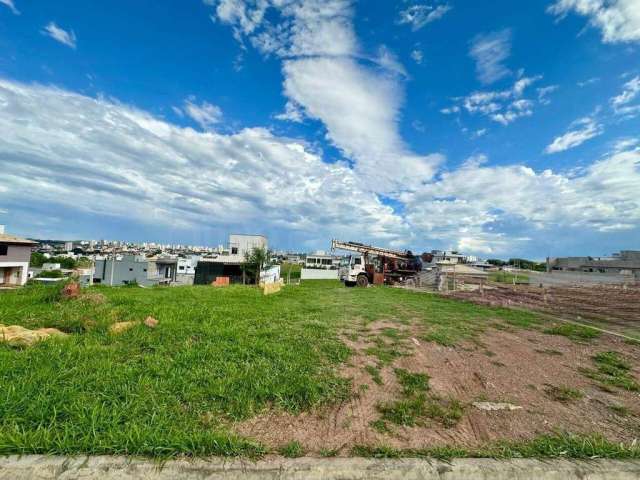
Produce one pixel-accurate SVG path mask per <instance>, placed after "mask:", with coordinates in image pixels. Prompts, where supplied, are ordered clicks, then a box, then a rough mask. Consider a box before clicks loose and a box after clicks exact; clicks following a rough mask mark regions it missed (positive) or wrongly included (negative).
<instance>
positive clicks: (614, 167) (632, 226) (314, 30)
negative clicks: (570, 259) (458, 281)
mask: <svg viewBox="0 0 640 480" xmlns="http://www.w3.org/2000/svg"><path fill="white" fill-rule="evenodd" d="M0 224H6V226H7V227H6V230H7V231H8V232H11V233H14V234H19V235H24V236H30V237H36V238H57V239H80V238H83V239H102V238H106V239H121V240H127V241H158V242H166V243H181V244H195V245H218V244H221V243H225V242H226V237H227V235H228V234H229V233H262V234H266V235H267V236H268V238H269V243H270V247H272V248H276V249H290V250H295V251H309V250H315V249H325V250H326V249H328V248H329V246H330V240H331V239H332V238H338V239H341V240H353V241H361V242H367V243H372V244H375V245H380V246H388V247H392V248H398V249H406V248H408V249H412V250H414V251H418V252H421V251H429V250H431V249H454V250H459V251H463V252H465V253H468V254H475V255H478V256H480V257H483V258H494V257H498V258H508V257H514V256H520V257H527V258H534V259H543V258H544V257H546V256H549V255H550V256H563V255H606V254H611V253H612V252H615V251H618V250H620V249H640V0H538V1H534V2H513V1H512V0H495V1H492V2H477V1H472V0H428V1H409V0H397V1H391V0H367V1H365V0H360V1H355V0H163V1H162V2H157V1H151V0H136V1H135V2H131V1H124V0H122V1H119V0H109V1H92V2H86V1H80V0H66V1H64V2H50V1H44V0H41V1H38V0H30V1H27V0H0Z"/></svg>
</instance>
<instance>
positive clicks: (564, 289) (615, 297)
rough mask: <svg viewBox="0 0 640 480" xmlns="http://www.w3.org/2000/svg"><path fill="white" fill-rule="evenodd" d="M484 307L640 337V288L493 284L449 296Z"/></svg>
mask: <svg viewBox="0 0 640 480" xmlns="http://www.w3.org/2000/svg"><path fill="white" fill-rule="evenodd" d="M448 295H449V296H452V297H454V298H459V299H464V300H469V301H472V302H474V303H478V304H482V305H492V306H503V307H522V308H527V309H531V310H537V311H540V312H546V313H550V314H553V315H558V316H563V317H566V318H570V319H572V320H583V319H586V320H595V321H598V322H600V323H604V324H606V325H607V327H610V328H611V329H612V330H614V331H616V330H617V331H621V332H624V331H628V330H631V331H634V332H638V335H640V285H580V286H577V285H576V286H561V287H560V286H559V287H544V288H541V287H539V286H533V285H505V284H498V283H495V284H492V285H491V288H485V289H484V290H483V291H481V290H479V289H475V290H473V291H456V292H452V293H450V294H448Z"/></svg>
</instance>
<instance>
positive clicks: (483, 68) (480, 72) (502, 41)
mask: <svg viewBox="0 0 640 480" xmlns="http://www.w3.org/2000/svg"><path fill="white" fill-rule="evenodd" d="M510 54H511V30H509V29H505V30H500V31H498V32H492V33H487V34H481V35H477V36H476V37H474V39H473V40H472V41H471V46H470V48H469V55H470V56H471V58H473V60H474V61H475V62H476V73H477V76H478V80H480V81H481V82H482V83H483V84H485V85H488V84H491V83H494V82H496V81H498V80H500V79H501V78H504V77H506V76H507V75H509V74H510V73H511V71H510V70H509V69H508V68H507V67H506V66H505V65H504V61H505V60H506V59H507V58H509V55H510Z"/></svg>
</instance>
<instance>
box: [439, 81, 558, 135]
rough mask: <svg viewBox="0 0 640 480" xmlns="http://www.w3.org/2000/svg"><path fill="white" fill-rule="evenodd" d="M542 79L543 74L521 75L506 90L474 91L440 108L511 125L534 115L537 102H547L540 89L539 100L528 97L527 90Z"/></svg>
mask: <svg viewBox="0 0 640 480" xmlns="http://www.w3.org/2000/svg"><path fill="white" fill-rule="evenodd" d="M541 79H542V76H541V75H538V76H535V77H521V78H519V79H518V80H516V81H515V82H514V84H513V86H512V87H511V88H509V89H506V90H496V91H479V92H473V93H471V94H469V95H467V96H466V97H461V98H457V99H454V100H455V101H456V103H455V104H454V105H452V106H450V107H446V108H443V109H441V110H440V112H441V113H443V114H445V115H449V114H454V113H459V112H461V111H462V110H464V111H466V112H467V113H469V114H471V115H482V116H486V117H488V118H490V119H491V120H493V121H494V122H497V123H500V124H502V125H505V126H506V125H509V124H510V123H512V122H515V121H516V120H517V119H519V118H522V117H529V116H531V115H533V110H534V107H535V105H536V103H546V102H547V99H546V94H547V93H548V91H547V92H545V94H544V95H541V94H540V91H541V90H544V89H545V88H547V89H548V88H549V87H543V88H542V89H538V98H537V100H534V99H531V98H526V97H525V96H524V95H525V92H526V90H527V89H528V88H529V87H530V86H531V85H533V84H534V83H536V82H538V81H540V80H541Z"/></svg>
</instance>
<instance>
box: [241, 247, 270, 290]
mask: <svg viewBox="0 0 640 480" xmlns="http://www.w3.org/2000/svg"><path fill="white" fill-rule="evenodd" d="M270 259H271V253H270V252H269V250H267V249H266V248H264V247H253V248H252V249H251V252H246V253H245V254H244V265H243V268H245V269H247V270H249V271H250V272H255V275H256V284H257V283H260V274H261V273H262V270H263V269H264V268H266V267H268V266H269V265H270Z"/></svg>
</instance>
